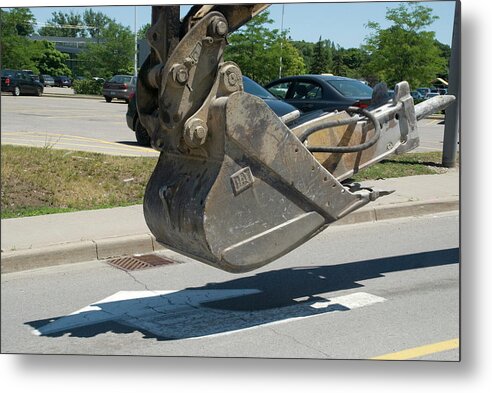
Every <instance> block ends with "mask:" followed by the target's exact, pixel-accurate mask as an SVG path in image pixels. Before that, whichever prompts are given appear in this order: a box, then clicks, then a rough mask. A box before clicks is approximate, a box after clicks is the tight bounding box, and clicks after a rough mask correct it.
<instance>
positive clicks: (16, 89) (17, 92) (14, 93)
mask: <svg viewBox="0 0 492 393" xmlns="http://www.w3.org/2000/svg"><path fill="white" fill-rule="evenodd" d="M12 94H13V95H14V96H16V97H19V96H20V94H21V90H20V87H19V86H15V87H14V90H13V91H12Z"/></svg>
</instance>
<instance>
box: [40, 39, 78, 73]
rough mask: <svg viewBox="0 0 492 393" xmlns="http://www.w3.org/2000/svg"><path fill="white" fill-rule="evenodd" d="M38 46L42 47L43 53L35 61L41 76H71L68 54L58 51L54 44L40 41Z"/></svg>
mask: <svg viewBox="0 0 492 393" xmlns="http://www.w3.org/2000/svg"><path fill="white" fill-rule="evenodd" d="M38 45H41V46H42V51H41V52H40V54H39V55H38V56H37V57H36V58H35V61H36V63H37V69H38V70H39V73H40V74H47V75H67V76H71V74H72V72H71V71H70V68H68V66H67V64H66V61H67V60H68V58H69V56H68V55H67V54H66V53H61V52H60V51H59V50H56V49H55V45H54V44H53V43H52V42H48V41H39V42H38Z"/></svg>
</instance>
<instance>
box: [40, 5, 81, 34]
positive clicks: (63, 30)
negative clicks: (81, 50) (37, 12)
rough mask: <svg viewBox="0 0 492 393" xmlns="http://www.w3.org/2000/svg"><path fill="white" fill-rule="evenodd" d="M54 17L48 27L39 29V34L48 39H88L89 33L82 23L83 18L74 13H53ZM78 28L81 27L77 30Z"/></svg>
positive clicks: (49, 21)
mask: <svg viewBox="0 0 492 393" xmlns="http://www.w3.org/2000/svg"><path fill="white" fill-rule="evenodd" d="M51 15H53V17H52V18H51V19H49V20H48V21H47V22H46V23H47V25H48V26H44V27H42V28H40V29H39V31H38V33H39V35H42V36H47V37H86V36H87V33H86V30H85V28H84V27H83V26H84V23H83V21H82V16H80V15H79V14H75V13H74V12H73V11H70V13H64V12H61V11H60V12H56V11H55V12H53V13H52V14H51ZM76 26H80V27H79V28H76Z"/></svg>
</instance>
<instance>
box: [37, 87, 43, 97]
mask: <svg viewBox="0 0 492 393" xmlns="http://www.w3.org/2000/svg"><path fill="white" fill-rule="evenodd" d="M36 95H37V96H38V97H41V96H42V95H43V89H41V88H40V87H38V88H37V90H36Z"/></svg>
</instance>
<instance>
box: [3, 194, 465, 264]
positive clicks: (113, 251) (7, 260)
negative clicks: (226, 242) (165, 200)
mask: <svg viewBox="0 0 492 393" xmlns="http://www.w3.org/2000/svg"><path fill="white" fill-rule="evenodd" d="M459 205H460V202H459V199H458V198H448V199H439V200H435V201H426V202H406V203H395V204H393V205H382V206H376V207H373V208H366V209H361V210H359V211H356V212H354V213H352V214H350V215H348V216H347V217H345V218H343V219H341V220H339V221H337V222H336V223H335V224H333V225H334V226H340V225H353V224H361V223H367V222H376V221H383V220H389V219H394V218H403V217H418V216H423V215H428V214H436V213H443V212H448V211H456V210H459ZM164 249H165V247H163V246H162V245H160V244H159V243H158V242H157V241H156V240H155V238H154V236H153V235H151V234H150V233H145V234H139V235H132V236H119V237H111V238H105V239H97V240H86V241H80V242H73V243H64V244H57V245H52V246H46V247H39V248H36V249H29V250H18V251H7V252H2V254H1V255H2V258H1V259H2V261H1V270H2V273H13V272H20V271H24V270H30V269H37V268H42V267H49V266H57V265H63V264H72V263H79V262H86V261H91V260H96V259H107V258H113V257H119V256H124V255H133V254H145V253H151V252H155V251H159V250H164Z"/></svg>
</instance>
